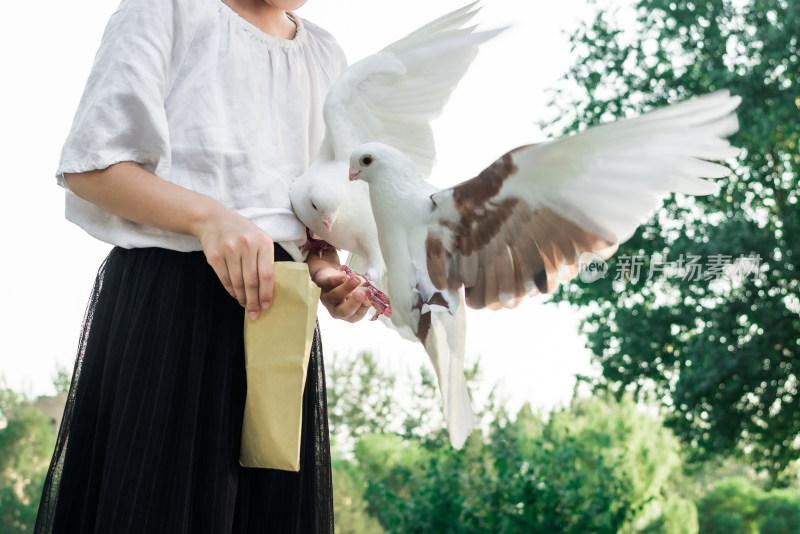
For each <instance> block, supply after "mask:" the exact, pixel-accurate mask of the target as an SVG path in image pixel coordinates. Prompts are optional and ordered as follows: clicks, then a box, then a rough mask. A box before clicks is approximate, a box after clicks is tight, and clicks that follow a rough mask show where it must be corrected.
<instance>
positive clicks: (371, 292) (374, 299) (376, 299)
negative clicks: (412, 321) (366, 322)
mask: <svg viewBox="0 0 800 534" xmlns="http://www.w3.org/2000/svg"><path fill="white" fill-rule="evenodd" d="M340 269H341V270H342V271H344V272H345V273H347V274H349V275H353V274H355V275H358V276H360V277H361V278H363V279H364V280H365V282H364V289H366V291H367V298H369V301H370V302H371V303H372V305H373V306H374V307H375V310H376V311H375V315H373V316H372V317H371V318H370V321H375V320H377V319H378V317H379V316H381V315H385V316H386V317H391V316H392V305H391V303H390V302H389V295H387V294H386V293H384V292H383V291H381V290H380V289H378V288H377V287H375V286H374V285H372V282H370V280H369V275H366V274H361V273H357V272H356V271H354V270H352V269H351V268H350V267H348V266H347V265H342V266H341V267H340Z"/></svg>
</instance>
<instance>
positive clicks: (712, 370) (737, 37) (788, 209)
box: [549, 0, 800, 485]
mask: <svg viewBox="0 0 800 534" xmlns="http://www.w3.org/2000/svg"><path fill="white" fill-rule="evenodd" d="M634 4H635V5H634V6H632V7H627V8H626V7H622V8H619V9H616V10H612V9H606V7H607V6H605V5H602V6H598V10H597V15H596V17H594V18H593V19H592V20H591V21H590V22H589V23H587V24H585V25H584V26H582V27H581V28H580V29H579V30H578V31H577V32H575V33H574V35H572V37H571V40H572V44H573V58H574V61H573V66H572V67H571V68H570V70H569V72H568V74H567V76H566V81H565V85H566V86H568V89H569V90H568V91H563V92H560V93H557V94H556V97H555V99H554V104H555V105H556V106H557V108H558V109H559V110H560V117H559V119H558V120H557V121H554V122H553V123H552V124H550V126H549V128H550V131H551V132H552V133H554V134H557V133H560V132H563V131H575V130H578V129H581V128H584V127H585V126H587V125H591V124H596V123H600V122H604V121H608V120H611V119H613V118H617V117H621V116H625V115H628V114H630V113H631V112H634V111H641V110H644V109H647V108H650V107H653V106H659V105H662V104H665V103H668V102H674V101H677V100H682V99H685V98H688V97H690V96H692V95H699V94H703V93H708V92H710V91H714V90H717V89H723V88H727V89H730V90H731V91H732V92H733V93H734V94H738V95H740V96H741V97H742V105H741V106H740V107H739V109H738V115H739V120H740V132H739V134H737V135H736V136H734V137H733V139H732V141H733V143H734V144H735V145H737V146H740V147H742V148H743V152H742V155H741V157H740V158H739V162H738V164H737V165H735V166H734V167H735V173H734V175H733V176H732V177H731V178H730V179H727V180H725V181H723V182H722V191H721V193H720V194H719V195H717V196H712V197H704V198H697V199H694V200H687V199H685V198H674V197H671V198H668V199H667V200H666V203H665V208H664V209H663V210H661V211H660V212H659V215H658V216H656V217H654V218H653V219H652V220H650V221H648V222H647V223H646V224H644V225H643V226H642V227H641V228H640V229H639V231H637V232H636V234H635V235H634V236H633V237H632V238H631V239H630V240H629V241H628V242H626V243H624V244H623V245H622V246H621V247H620V249H619V252H618V253H617V258H619V256H620V255H631V256H634V255H651V254H662V255H665V256H666V258H667V260H669V261H675V260H679V259H680V258H681V257H683V258H688V257H689V256H690V255H698V256H700V257H701V258H705V259H708V258H710V257H712V256H714V255H722V257H723V258H724V256H730V257H732V258H733V259H735V258H737V257H739V256H740V255H745V256H754V257H756V256H757V257H759V258H760V259H761V263H760V266H759V268H758V270H757V272H755V273H753V275H752V276H749V277H746V278H745V279H743V280H740V281H722V282H719V283H710V282H709V281H707V280H690V279H687V280H683V279H682V278H680V277H675V276H672V277H664V276H659V277H653V278H651V279H648V278H647V277H645V276H641V277H639V279H638V280H636V279H628V280H626V281H624V282H614V283H611V282H595V283H593V284H579V283H577V282H575V283H572V284H569V285H566V286H563V287H562V288H561V289H560V290H559V291H558V292H557V294H556V295H555V298H556V300H559V299H564V300H568V301H570V302H572V303H574V304H576V305H579V306H583V307H585V308H584V309H585V310H587V311H586V315H585V319H584V321H583V324H582V329H583V331H584V332H585V333H586V335H587V338H588V345H589V347H590V348H591V350H592V351H593V353H594V355H595V357H596V359H597V361H598V362H599V363H600V364H601V365H602V369H603V376H602V379H601V380H600V382H601V383H602V385H603V387H606V386H610V387H612V388H613V389H614V390H615V391H617V392H618V393H619V394H622V392H624V391H628V390H634V391H638V392H639V393H640V394H643V395H644V394H645V393H646V392H648V391H650V390H652V389H654V390H655V391H656V392H657V393H658V394H659V396H660V397H661V398H662V399H663V402H664V404H665V405H666V406H668V407H669V408H670V409H671V415H670V417H669V419H668V424H669V425H670V426H671V427H672V428H673V429H674V430H675V432H676V433H677V434H678V436H679V437H680V438H681V439H682V441H683V442H684V443H686V444H689V445H690V446H691V448H692V451H693V454H694V458H695V459H704V458H708V457H710V456H712V455H717V454H723V455H724V454H729V453H731V452H733V451H736V450H739V451H748V452H747V454H748V457H749V459H750V461H752V463H753V464H754V465H756V466H758V467H759V468H761V469H764V470H766V471H767V472H768V473H769V475H770V477H771V483H772V484H773V485H780V484H781V483H783V481H782V480H781V476H782V473H783V472H784V471H785V469H786V467H787V466H788V465H790V463H791V462H793V461H794V460H797V459H798V457H800V448H797V447H796V446H794V445H793V443H794V440H795V438H796V437H797V435H798V433H800V396H798V383H799V382H800V381H799V380H798V374H797V372H798V369H800V342H799V341H798V339H800V280H798V269H797V267H798V258H800V239H798V236H800V207H799V206H798V189H799V184H798V173H797V169H798V166H799V165H800V149H799V148H798V145H799V144H800V129H798V128H797V124H798V119H800V113H799V112H798V108H800V96H798V95H800V93H798V81H799V80H798V75H800V74H799V73H800V59H798V58H799V57H800V54H798V36H800V3H798V2H794V1H791V0H735V1H734V0H707V1H702V2H698V1H696V0H638V1H636V2H635V3H634ZM610 263H611V269H612V270H613V269H614V265H615V264H614V260H613V259H612V261H611V262H610ZM648 268H649V265H645V266H644V269H645V271H644V272H645V273H646V272H648V271H647V269H648ZM688 278H691V277H688Z"/></svg>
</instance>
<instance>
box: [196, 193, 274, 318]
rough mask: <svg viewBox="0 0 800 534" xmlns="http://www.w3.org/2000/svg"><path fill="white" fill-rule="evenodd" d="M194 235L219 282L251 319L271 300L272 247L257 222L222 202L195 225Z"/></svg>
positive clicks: (272, 275) (272, 278)
mask: <svg viewBox="0 0 800 534" xmlns="http://www.w3.org/2000/svg"><path fill="white" fill-rule="evenodd" d="M193 234H194V236H195V237H196V238H197V239H198V240H199V241H200V244H201V245H202V246H203V252H204V253H205V255H206V260H208V263H209V264H210V265H211V267H212V268H213V269H214V272H216V273H217V276H218V277H219V279H220V281H221V282H222V285H223V286H224V287H225V289H226V290H227V291H228V293H230V294H231V296H232V297H233V298H235V299H236V300H238V301H239V304H241V305H242V306H244V308H245V309H246V310H247V315H248V316H249V317H250V318H251V319H257V318H258V316H259V315H260V314H261V310H262V309H267V308H268V307H269V306H270V305H271V304H272V296H273V280H274V269H273V260H274V249H273V242H272V238H270V236H269V235H267V233H266V232H264V231H263V230H261V229H260V228H259V227H258V226H256V225H255V224H253V223H252V222H250V221H249V220H248V219H246V218H245V217H242V216H241V215H239V214H238V213H236V212H235V211H233V210H230V209H228V208H226V207H224V206H222V205H220V206H219V209H216V210H214V211H213V212H212V213H210V214H209V216H208V217H206V218H204V220H203V221H202V222H201V223H200V224H198V225H197V227H196V229H195V230H194V232H193Z"/></svg>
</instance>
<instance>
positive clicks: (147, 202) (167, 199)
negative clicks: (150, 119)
mask: <svg viewBox="0 0 800 534" xmlns="http://www.w3.org/2000/svg"><path fill="white" fill-rule="evenodd" d="M64 180H65V182H66V184H67V187H68V188H69V189H70V191H72V192H73V193H75V194H76V195H78V196H79V197H81V198H83V199H84V200H88V201H89V202H91V203H92V204H95V205H97V206H99V207H101V208H103V209H104V210H105V211H108V212H110V213H113V214H115V215H119V216H120V217H122V218H124V219H128V220H130V221H133V222H137V223H141V224H145V225H147V226H154V227H156V228H161V229H162V230H167V231H170V232H175V233H179V234H188V235H194V236H197V234H198V232H199V231H200V228H201V227H202V225H203V224H204V223H205V222H206V221H207V220H208V219H209V218H211V217H213V216H214V215H215V214H219V213H220V212H221V211H223V210H227V208H225V207H224V206H223V205H222V204H220V203H219V202H217V201H216V200H214V199H212V198H210V197H208V196H206V195H203V194H200V193H197V192H195V191H191V190H189V189H186V188H184V187H181V186H178V185H175V184H173V183H170V182H168V181H166V180H164V179H162V178H159V177H158V176H156V175H155V174H153V173H151V172H149V171H147V170H145V169H143V168H142V167H141V166H139V165H138V164H137V163H134V162H132V161H123V162H121V163H117V164H115V165H111V166H110V167H108V168H106V169H103V170H96V171H89V172H84V173H79V174H64Z"/></svg>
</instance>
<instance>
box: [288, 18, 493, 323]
mask: <svg viewBox="0 0 800 534" xmlns="http://www.w3.org/2000/svg"><path fill="white" fill-rule="evenodd" d="M475 6H476V3H472V4H469V5H467V6H465V7H463V8H460V9H457V10H455V11H453V12H451V13H448V14H447V15H444V16H442V17H440V18H438V19H436V20H434V21H432V22H430V23H428V24H426V25H425V26H423V27H421V28H419V29H418V30H416V31H414V32H412V33H411V34H409V35H408V36H406V37H404V38H403V39H400V40H399V41H397V42H395V43H393V44H391V45H389V46H387V47H386V48H384V49H383V50H381V51H379V52H377V53H376V54H373V55H371V56H368V57H367V58H365V59H363V60H361V61H359V62H357V63H354V64H353V65H351V66H350V67H349V68H348V69H347V70H345V72H344V73H342V75H341V76H340V77H339V78H338V79H337V80H336V81H335V82H334V84H333V85H332V86H331V89H330V91H329V92H328V96H327V98H326V100H325V106H324V110H323V113H324V118H325V126H326V139H325V142H324V144H323V149H322V151H321V153H320V154H319V156H318V158H317V160H316V161H315V162H314V164H313V165H312V166H311V167H310V168H309V169H308V171H306V172H305V173H304V174H303V175H302V176H300V177H298V178H297V179H295V181H294V182H293V183H292V187H291V190H290V198H291V201H292V208H293V209H294V212H295V214H296V215H297V217H298V218H299V219H300V220H301V221H302V222H303V223H304V224H305V225H306V226H307V227H308V228H310V229H311V231H312V232H314V234H316V235H317V236H319V237H320V238H322V240H324V241H326V242H327V243H330V244H331V245H333V246H334V247H335V248H337V249H342V250H347V251H349V252H350V253H351V259H350V260H349V261H348V263H350V265H351V267H353V268H354V269H355V270H356V271H362V272H363V274H364V278H366V279H367V280H372V281H375V280H378V279H379V278H380V277H381V276H382V275H383V273H384V272H385V264H384V261H383V257H382V255H381V251H380V246H379V245H378V235H377V230H376V229H375V223H374V218H373V216H372V210H371V208H370V204H369V193H368V190H367V187H366V185H364V184H359V185H357V186H352V185H351V184H348V181H347V170H348V166H349V164H348V161H349V157H350V153H351V152H352V151H353V149H354V148H355V147H356V146H358V145H360V144H362V143H365V142H368V141H380V142H383V143H387V144H390V145H392V146H394V147H395V148H397V149H398V150H401V151H402V152H403V153H404V154H405V155H406V156H407V157H408V158H409V159H410V160H411V161H412V162H413V164H414V165H415V166H416V168H417V170H418V172H419V173H420V175H421V176H427V175H428V174H429V173H430V171H431V169H432V167H433V164H434V161H435V158H436V150H435V147H434V142H433V133H432V131H431V127H430V121H431V120H433V119H435V118H436V117H438V116H439V115H440V114H441V111H442V108H443V107H444V105H445V104H446V103H447V100H448V99H449V97H450V95H451V93H452V91H453V89H455V87H456V85H457V84H458V82H459V81H460V80H461V78H462V77H463V75H464V73H465V72H466V71H467V68H468V67H469V65H470V63H471V62H472V60H473V59H474V58H475V56H476V54H477V52H478V46H479V45H480V44H481V43H483V42H485V41H487V40H489V39H491V38H492V37H494V36H495V35H497V34H498V33H499V32H500V31H502V30H492V31H485V32H475V31H474V29H475V28H474V27H465V25H466V24H467V23H468V22H469V21H470V20H471V19H472V18H473V17H474V16H475V14H476V13H477V12H478V9H476V8H475ZM310 241H311V240H310ZM312 243H313V241H312ZM313 246H314V245H313V244H312V245H311V248H313ZM370 286H371V284H370V285H368V288H369V287H370ZM375 291H376V290H375ZM377 293H378V298H373V297H374V294H373V295H371V299H372V300H373V303H374V304H376V307H378V308H379V309H380V307H381V301H382V300H383V298H384V297H383V296H381V295H380V292H377ZM376 317H377V315H376Z"/></svg>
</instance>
